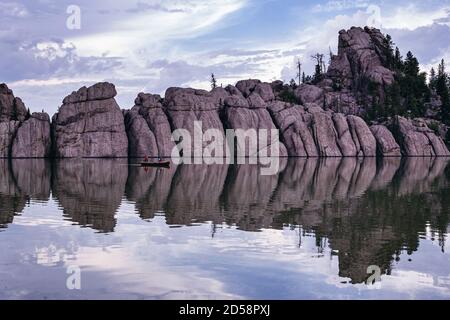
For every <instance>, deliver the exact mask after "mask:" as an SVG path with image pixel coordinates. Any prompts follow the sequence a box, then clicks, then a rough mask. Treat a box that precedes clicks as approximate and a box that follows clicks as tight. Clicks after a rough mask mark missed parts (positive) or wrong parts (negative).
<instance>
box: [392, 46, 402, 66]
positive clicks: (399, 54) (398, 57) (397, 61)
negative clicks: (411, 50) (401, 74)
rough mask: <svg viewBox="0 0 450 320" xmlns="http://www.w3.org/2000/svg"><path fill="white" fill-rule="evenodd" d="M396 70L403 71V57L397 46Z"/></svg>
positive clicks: (395, 56)
mask: <svg viewBox="0 0 450 320" xmlns="http://www.w3.org/2000/svg"><path fill="white" fill-rule="evenodd" d="M394 70H396V71H401V70H403V57H402V55H401V53H400V49H399V48H398V47H395V55H394Z"/></svg>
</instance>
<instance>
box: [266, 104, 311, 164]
mask: <svg viewBox="0 0 450 320" xmlns="http://www.w3.org/2000/svg"><path fill="white" fill-rule="evenodd" d="M269 112H270V114H271V116H272V119H273V120H274V123H275V125H276V126H277V128H278V129H279V130H280V137H281V141H282V142H283V143H284V145H285V146H286V149H287V152H288V155H289V156H291V157H317V156H318V155H319V154H318V151H317V147H316V144H315V142H314V137H313V134H312V132H311V130H310V128H309V127H308V123H307V122H306V121H305V110H304V108H303V107H302V106H298V105H293V104H289V103H284V102H280V101H276V102H274V103H271V104H269Z"/></svg>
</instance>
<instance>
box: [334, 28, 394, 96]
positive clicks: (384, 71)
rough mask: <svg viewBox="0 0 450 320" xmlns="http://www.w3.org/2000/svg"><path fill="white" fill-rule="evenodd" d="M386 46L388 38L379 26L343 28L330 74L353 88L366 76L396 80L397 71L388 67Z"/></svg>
mask: <svg viewBox="0 0 450 320" xmlns="http://www.w3.org/2000/svg"><path fill="white" fill-rule="evenodd" d="M387 50H388V48H387V41H386V38H385V37H384V36H383V34H382V33H381V32H380V30H378V29H374V28H367V27H366V28H364V29H362V28H356V27H352V28H351V29H350V30H341V31H340V32H339V48H338V54H337V56H333V57H332V59H331V65H330V67H329V69H328V72H327V76H328V77H329V78H331V79H333V80H334V81H336V82H338V83H340V84H342V85H343V86H344V87H352V88H354V89H357V88H358V87H359V84H360V83H361V82H363V81H366V82H367V80H370V81H372V82H374V83H377V84H380V85H390V84H392V83H393V82H394V72H392V71H391V70H389V69H388V68H387V56H386V52H387Z"/></svg>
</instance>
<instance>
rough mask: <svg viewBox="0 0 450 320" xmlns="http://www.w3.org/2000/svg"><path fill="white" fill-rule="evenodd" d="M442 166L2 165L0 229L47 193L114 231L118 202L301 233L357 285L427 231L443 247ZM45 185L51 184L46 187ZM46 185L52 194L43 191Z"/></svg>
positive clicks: (187, 221)
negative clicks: (270, 169) (272, 169)
mask: <svg viewBox="0 0 450 320" xmlns="http://www.w3.org/2000/svg"><path fill="white" fill-rule="evenodd" d="M447 167H448V160H447V159H443V158H434V159H428V158H408V159H403V160H401V159H399V158H384V159H375V158H369V159H357V158H342V159H340V158H339V159H337V158H336V159H332V158H329V159H303V158H299V159H289V161H288V162H287V164H285V165H283V168H282V171H281V172H280V173H279V174H278V175H274V176H262V175H261V174H260V169H261V168H260V167H258V166H256V165H237V166H227V165H212V166H207V165H180V166H178V167H172V168H171V169H158V168H149V169H146V170H145V169H144V168H141V167H137V166H130V167H129V166H128V165H127V161H126V160H104V159H88V160H79V159H74V160H61V161H56V162H55V163H53V165H52V166H51V165H50V164H49V163H48V162H46V161H44V160H42V161H41V160H14V161H12V162H8V161H0V171H1V174H2V179H1V181H0V227H5V226H6V225H7V224H10V223H12V222H13V218H14V215H16V214H20V213H21V212H22V211H23V209H24V207H25V206H26V204H27V201H29V200H31V201H33V200H35V201H44V202H45V201H47V200H48V199H49V197H50V193H52V194H53V197H54V198H55V199H56V200H57V202H58V204H59V206H60V207H61V208H62V210H63V212H64V216H65V217H66V218H68V219H70V220H71V221H73V222H75V223H77V224H79V225H81V226H85V227H90V228H93V229H95V230H97V231H100V232H113V231H114V228H115V226H116V223H117V222H116V218H115V215H116V213H117V211H118V208H119V206H120V205H121V203H122V201H123V199H124V196H125V198H126V200H127V201H128V202H130V203H131V204H132V205H134V207H135V211H136V212H137V214H138V215H139V216H140V218H142V219H144V220H151V219H152V218H154V217H155V214H164V215H165V218H166V223H167V224H168V225H173V226H180V225H187V226H192V225H195V224H198V223H206V222H211V223H212V224H213V225H218V224H223V223H225V224H227V225H229V226H236V227H237V228H238V229H240V230H244V231H260V230H261V229H267V228H273V229H283V228H285V227H290V228H300V230H302V234H308V236H309V235H311V234H313V235H314V236H315V238H316V244H317V249H318V252H319V255H320V254H321V253H324V252H325V250H324V249H325V246H328V247H329V248H330V249H331V252H332V254H335V255H337V256H338V258H339V275H340V276H341V277H346V278H350V279H351V282H353V283H362V282H363V281H365V279H366V278H367V267H368V266H369V265H377V266H380V267H381V268H382V270H383V273H385V274H389V273H390V272H391V269H392V264H393V262H394V261H395V259H397V257H398V256H400V253H401V252H403V251H405V250H406V251H407V252H413V251H416V250H417V249H418V244H419V237H420V235H423V234H425V233H426V232H430V230H431V232H432V233H433V237H434V238H436V239H437V240H439V243H440V245H441V246H442V248H443V247H444V239H445V235H446V233H447V227H448V225H449V210H450V197H448V190H449V180H448V179H449V176H448V172H446V168H447ZM50 182H51V183H50ZM50 187H51V188H50Z"/></svg>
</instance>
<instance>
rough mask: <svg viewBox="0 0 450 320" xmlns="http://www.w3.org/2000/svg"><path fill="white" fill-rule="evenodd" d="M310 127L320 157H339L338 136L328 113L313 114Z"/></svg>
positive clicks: (340, 154)
mask: <svg viewBox="0 0 450 320" xmlns="http://www.w3.org/2000/svg"><path fill="white" fill-rule="evenodd" d="M311 116H312V117H311V119H312V123H311V127H312V130H313V133H314V139H315V141H316V145H317V149H318V150H319V155H320V156H321V157H341V156H342V153H341V150H340V148H339V143H338V140H339V136H338V133H337V132H336V129H335V127H334V123H333V119H332V117H331V115H330V113H327V112H313V113H312V114H311Z"/></svg>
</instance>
